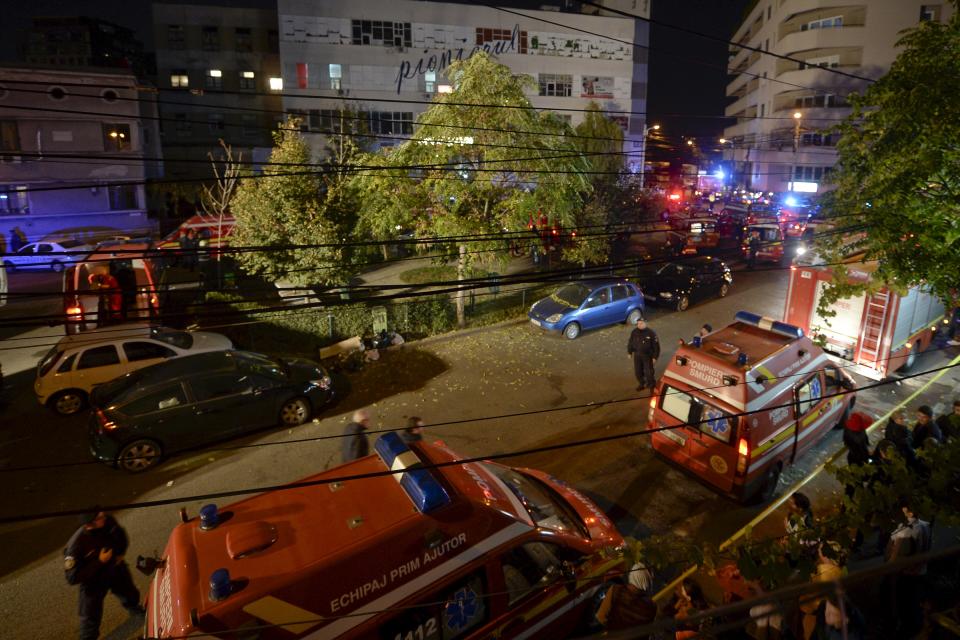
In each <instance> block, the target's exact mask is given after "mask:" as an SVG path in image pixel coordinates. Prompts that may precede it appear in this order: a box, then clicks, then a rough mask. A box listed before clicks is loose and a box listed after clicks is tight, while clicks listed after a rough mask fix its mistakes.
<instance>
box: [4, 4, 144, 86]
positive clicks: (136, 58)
mask: <svg viewBox="0 0 960 640" xmlns="http://www.w3.org/2000/svg"><path fill="white" fill-rule="evenodd" d="M22 59H23V60H24V61H25V62H26V63H27V64H31V65H48V66H52V65H56V66H59V67H61V68H63V67H67V68H82V67H108V68H112V69H126V70H127V71H129V72H130V73H133V74H134V75H135V76H137V77H140V78H143V77H146V76H147V75H150V74H151V73H152V72H153V61H152V57H151V56H149V55H148V54H146V53H145V52H144V50H143V44H142V43H141V42H140V41H139V40H137V38H136V36H135V34H134V32H133V31H132V30H130V29H127V28H126V27H121V26H120V25H117V24H114V23H112V22H108V21H106V20H101V19H99V18H88V17H85V16H71V17H40V18H34V19H33V28H32V29H31V30H30V32H29V33H27V41H26V43H25V44H24V45H23V56H22Z"/></svg>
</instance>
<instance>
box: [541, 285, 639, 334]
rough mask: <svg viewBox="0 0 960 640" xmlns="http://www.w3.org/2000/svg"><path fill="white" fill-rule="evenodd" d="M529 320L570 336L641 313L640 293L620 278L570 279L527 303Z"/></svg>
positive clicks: (630, 321) (631, 321) (635, 317)
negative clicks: (533, 302)
mask: <svg viewBox="0 0 960 640" xmlns="http://www.w3.org/2000/svg"><path fill="white" fill-rule="evenodd" d="M527 315H528V316H530V322H532V323H533V324H535V325H537V326H538V327H540V328H541V329H547V330H548V331H560V332H562V333H563V335H564V336H566V337H567V338H568V339H570V340H573V339H575V338H576V337H577V336H579V335H580V332H581V331H583V330H584V329H596V328H598V327H605V326H607V325H611V324H616V323H618V322H624V321H626V322H627V323H628V324H635V323H636V322H637V320H639V319H640V318H642V317H643V293H641V291H640V289H638V288H637V286H636V285H635V284H633V283H631V282H627V281H626V280H624V279H622V278H606V279H603V280H581V281H577V282H571V283H570V284H566V285H564V286H562V287H560V288H559V289H557V291H556V293H554V294H552V295H551V296H550V297H548V298H544V299H543V300H540V301H539V302H536V303H535V304H534V305H533V306H532V307H530V312H529V313H528V314H527Z"/></svg>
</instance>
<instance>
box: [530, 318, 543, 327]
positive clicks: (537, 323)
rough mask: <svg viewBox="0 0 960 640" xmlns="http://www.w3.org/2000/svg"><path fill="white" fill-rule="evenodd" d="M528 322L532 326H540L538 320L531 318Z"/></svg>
mask: <svg viewBox="0 0 960 640" xmlns="http://www.w3.org/2000/svg"><path fill="white" fill-rule="evenodd" d="M530 322H532V323H533V324H535V325H537V326H538V327H539V326H541V324H540V321H539V320H534V319H533V318H530Z"/></svg>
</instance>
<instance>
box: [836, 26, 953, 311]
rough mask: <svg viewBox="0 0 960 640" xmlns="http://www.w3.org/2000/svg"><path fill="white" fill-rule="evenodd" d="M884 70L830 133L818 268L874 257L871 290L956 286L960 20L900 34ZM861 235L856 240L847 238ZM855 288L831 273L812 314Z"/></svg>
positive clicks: (946, 294) (949, 292)
mask: <svg viewBox="0 0 960 640" xmlns="http://www.w3.org/2000/svg"><path fill="white" fill-rule="evenodd" d="M898 44H899V46H900V47H901V53H900V55H899V56H898V57H897V59H896V60H895V61H894V63H893V65H892V67H891V68H890V71H889V72H888V73H887V74H886V75H885V76H883V77H882V78H880V79H879V80H878V81H877V82H875V83H873V84H872V85H870V86H869V88H868V89H867V91H866V92H865V93H864V94H863V95H862V96H857V95H852V96H850V98H849V100H850V102H851V104H852V105H853V113H852V114H851V115H850V116H849V117H848V118H847V119H846V120H845V121H844V122H843V123H842V124H840V125H839V126H838V127H837V131H838V132H839V133H840V134H841V137H840V142H839V144H838V152H839V162H838V164H837V168H836V170H835V171H834V173H833V176H832V177H833V180H834V182H835V183H836V190H835V191H833V192H831V193H830V194H828V196H827V198H826V199H825V203H824V210H825V212H826V214H827V216H828V217H834V218H835V219H836V227H837V230H841V231H842V230H846V231H847V233H838V234H835V235H830V236H825V237H824V238H822V239H821V240H820V241H819V242H818V245H819V246H818V249H819V253H820V255H821V256H822V257H823V258H824V261H825V262H830V263H833V262H837V261H838V260H840V259H842V258H843V257H845V256H847V255H850V254H851V253H853V252H855V251H860V250H862V251H865V258H866V259H867V260H877V261H878V263H879V267H878V269H877V270H876V272H875V273H874V274H873V275H872V283H871V284H872V286H877V285H878V284H890V285H892V286H894V287H896V288H898V289H905V288H907V287H910V286H913V285H918V284H921V283H925V284H928V285H930V286H931V287H932V289H933V291H934V292H935V293H936V294H937V295H939V296H940V297H941V298H943V299H944V300H946V301H948V302H949V301H951V300H952V297H953V296H954V295H955V294H956V291H957V290H958V289H960V102H958V101H957V99H956V96H957V95H958V93H960V13H958V12H956V11H955V12H954V14H953V17H952V18H951V20H950V22H949V23H947V24H941V23H938V22H921V23H920V24H919V25H918V26H917V27H915V28H912V29H909V30H908V31H906V32H904V34H903V36H902V38H901V39H900V41H899V43H898ZM852 234H860V235H852ZM864 289H865V287H864V286H860V285H853V284H851V283H848V282H846V279H845V277H843V275H842V274H839V273H838V274H836V275H835V278H834V286H833V287H832V288H830V289H828V290H827V291H826V292H825V295H824V296H823V298H822V300H821V312H823V311H826V310H828V309H829V307H830V306H831V305H832V304H833V302H835V301H836V300H838V299H840V298H843V297H847V296H850V295H856V294H858V293H860V292H862V291H863V290H864Z"/></svg>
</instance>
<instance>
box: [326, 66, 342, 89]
mask: <svg viewBox="0 0 960 640" xmlns="http://www.w3.org/2000/svg"><path fill="white" fill-rule="evenodd" d="M329 73H330V88H331V89H334V90H336V91H339V90H340V89H342V88H343V84H342V82H343V68H342V67H341V66H340V65H339V64H331V65H329Z"/></svg>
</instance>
